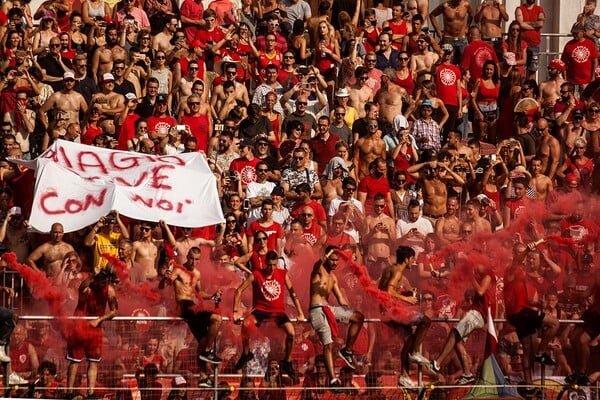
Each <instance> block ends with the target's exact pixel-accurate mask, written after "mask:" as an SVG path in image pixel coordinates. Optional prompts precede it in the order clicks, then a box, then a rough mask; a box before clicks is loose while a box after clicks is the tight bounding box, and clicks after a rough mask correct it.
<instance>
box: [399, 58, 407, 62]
mask: <svg viewBox="0 0 600 400" xmlns="http://www.w3.org/2000/svg"><path fill="white" fill-rule="evenodd" d="M398 60H399V61H408V57H398Z"/></svg>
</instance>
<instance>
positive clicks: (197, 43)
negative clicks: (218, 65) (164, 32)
mask: <svg viewBox="0 0 600 400" xmlns="http://www.w3.org/2000/svg"><path fill="white" fill-rule="evenodd" d="M196 47H204V46H203V45H202V42H201V41H199V40H198V39H194V40H192V41H191V42H190V49H195V48H196Z"/></svg>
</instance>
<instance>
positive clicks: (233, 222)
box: [227, 219, 236, 224]
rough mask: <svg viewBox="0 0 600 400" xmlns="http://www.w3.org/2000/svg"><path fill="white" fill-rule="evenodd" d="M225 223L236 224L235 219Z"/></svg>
mask: <svg viewBox="0 0 600 400" xmlns="http://www.w3.org/2000/svg"><path fill="white" fill-rule="evenodd" d="M227 223H228V224H235V223H236V220H235V219H228V220H227Z"/></svg>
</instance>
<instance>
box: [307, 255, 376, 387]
mask: <svg viewBox="0 0 600 400" xmlns="http://www.w3.org/2000/svg"><path fill="white" fill-rule="evenodd" d="M339 260H340V255H339V249H338V248H337V247H335V246H328V247H327V248H326V249H325V254H324V255H323V257H321V259H320V260H319V261H317V262H316V263H315V265H314V267H313V270H312V272H311V274H310V308H309V313H310V323H311V325H312V327H313V329H314V330H315V332H316V333H317V335H319V339H320V340H321V343H322V344H323V355H324V356H325V366H326V368H327V375H328V376H329V386H330V387H339V386H341V383H340V381H339V380H338V379H337V378H336V377H335V371H334V368H333V366H334V364H333V341H334V340H335V339H336V337H337V334H338V326H337V323H338V322H341V323H345V324H349V325H348V336H347V337H346V346H345V347H344V348H342V349H341V350H340V352H339V355H340V357H341V358H342V359H343V360H344V362H345V363H346V364H347V365H348V366H349V367H350V368H352V369H356V363H355V361H354V353H353V350H352V348H353V346H354V342H355V341H356V338H357V337H358V333H359V332H360V328H361V327H362V324H363V321H364V319H365V317H364V315H363V314H362V313H361V312H359V311H355V310H353V309H352V308H350V305H349V304H348V301H347V300H346V297H345V296H344V294H343V293H342V291H341V290H340V287H339V285H338V280H337V277H336V276H335V274H334V273H333V271H334V270H335V269H336V268H337V264H338V262H339ZM332 292H333V295H334V296H335V298H336V299H337V302H338V304H339V306H331V305H329V295H330V294H331V293H332Z"/></svg>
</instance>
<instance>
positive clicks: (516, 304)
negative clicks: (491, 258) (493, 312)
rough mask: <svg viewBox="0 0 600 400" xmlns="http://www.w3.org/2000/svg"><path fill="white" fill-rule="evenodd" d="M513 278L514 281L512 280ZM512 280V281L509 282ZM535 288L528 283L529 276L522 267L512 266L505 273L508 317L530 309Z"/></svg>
mask: <svg viewBox="0 0 600 400" xmlns="http://www.w3.org/2000/svg"><path fill="white" fill-rule="evenodd" d="M510 278H512V279H510ZM509 279H510V280H509ZM535 291H536V290H535V288H534V287H533V286H532V285H530V284H529V283H528V282H527V275H526V274H525V271H524V270H523V268H521V267H520V266H518V265H517V266H515V265H513V266H511V267H510V268H508V269H507V270H506V272H505V273H504V305H505V313H506V316H510V315H513V314H516V313H518V312H519V311H521V310H522V309H524V308H526V307H529V299H532V298H533V295H534V294H535Z"/></svg>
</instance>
